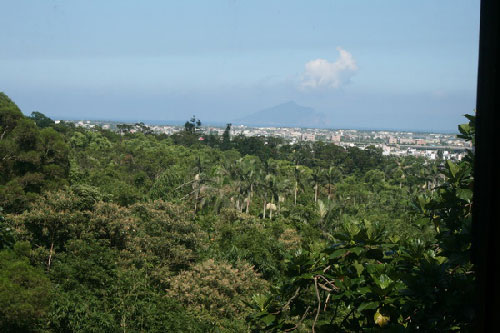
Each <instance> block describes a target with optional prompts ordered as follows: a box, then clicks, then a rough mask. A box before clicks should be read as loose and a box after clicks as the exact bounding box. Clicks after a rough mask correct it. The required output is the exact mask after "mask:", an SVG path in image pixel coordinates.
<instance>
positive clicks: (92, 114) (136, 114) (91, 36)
mask: <svg viewBox="0 0 500 333" xmlns="http://www.w3.org/2000/svg"><path fill="white" fill-rule="evenodd" d="M0 31H1V33H0V91H4V92H5V93H6V94H7V95H9V96H10V97H11V98H12V99H13V100H14V101H15V102H16V103H17V104H18V105H19V106H20V107H21V109H22V110H23V112H24V113H26V114H29V113H31V111H34V110H38V111H40V112H42V113H45V114H46V115H48V116H51V117H54V118H65V119H83V118H85V119H120V120H184V119H187V118H188V117H189V116H190V115H192V114H196V115H197V116H198V117H199V118H200V119H201V120H202V122H203V121H205V122H210V121H220V122H225V121H232V120H234V119H236V118H239V117H241V116H244V115H247V114H250V113H253V112H256V111H259V110H261V109H265V108H268V107H271V106H274V105H276V104H280V103H283V102H287V101H290V100H293V101H295V102H296V103H298V104H301V105H304V106H309V107H313V108H314V109H316V111H318V112H323V113H325V114H326V115H327V116H328V117H330V119H331V120H332V124H333V125H332V126H333V127H336V128H340V127H344V128H345V127H358V128H360V127H361V128H402V129H429V130H454V129H456V125H457V124H459V123H461V122H463V121H464V119H463V117H462V115H463V114H465V113H471V112H473V109H474V107H475V98H476V91H475V90H476V76H477V58H478V54H477V53H478V37H479V0H467V1H465V0H464V1H461V0H419V1H403V0H398V1H396V0H394V1H390V0H379V1H375V0H364V1H355V0H345V1H340V0H336V1H333V0H332V1H314V0H311V1H291V0H284V1H272V0H266V1H255V0H253V1H237V0H233V1H215V0H211V1H201V0H200V1H187V0H182V1H181V0H179V1H164V0H162V1H153V0H148V1H139V0H136V1H127V0H113V1H112V0H106V1H102V0H98V1H91V0H71V1H69V0H57V1H56V0H52V1H50V0H31V1H28V0H4V1H2V6H1V10H0Z"/></svg>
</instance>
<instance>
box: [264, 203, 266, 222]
mask: <svg viewBox="0 0 500 333" xmlns="http://www.w3.org/2000/svg"><path fill="white" fill-rule="evenodd" d="M265 219H266V200H265V199H264V220H265Z"/></svg>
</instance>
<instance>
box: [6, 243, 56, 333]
mask: <svg viewBox="0 0 500 333" xmlns="http://www.w3.org/2000/svg"><path fill="white" fill-rule="evenodd" d="M29 252H30V245H29V243H25V242H22V243H16V244H15V246H14V248H13V249H4V250H1V251H0V330H1V331H2V332H21V331H22V332H30V331H38V330H39V329H40V327H41V325H42V323H43V320H44V318H45V317H46V316H47V313H48V312H49V303H50V299H51V295H52V294H51V288H52V286H51V283H50V281H49V279H48V278H47V276H46V275H45V274H44V272H43V271H42V270H40V269H38V268H34V267H32V266H31V265H30V263H29V260H28V256H29Z"/></svg>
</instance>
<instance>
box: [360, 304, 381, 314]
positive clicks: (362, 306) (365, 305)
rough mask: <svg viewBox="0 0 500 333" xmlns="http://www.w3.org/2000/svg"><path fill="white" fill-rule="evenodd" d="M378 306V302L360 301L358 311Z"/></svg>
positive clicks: (373, 308)
mask: <svg viewBox="0 0 500 333" xmlns="http://www.w3.org/2000/svg"><path fill="white" fill-rule="evenodd" d="M378 307H379V302H367V303H362V304H361V305H360V306H359V307H358V311H359V312H361V311H363V310H375V309H376V308H378Z"/></svg>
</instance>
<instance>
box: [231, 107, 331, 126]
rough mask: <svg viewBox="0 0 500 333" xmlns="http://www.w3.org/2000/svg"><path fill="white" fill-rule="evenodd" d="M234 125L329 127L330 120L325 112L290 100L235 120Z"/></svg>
mask: <svg viewBox="0 0 500 333" xmlns="http://www.w3.org/2000/svg"><path fill="white" fill-rule="evenodd" d="M233 124H234V125H247V126H269V127H316V128H322V127H328V126H329V125H330V124H329V121H328V119H327V117H326V116H325V115H324V114H323V113H318V112H316V111H314V109H313V108H310V107H306V106H301V105H298V104H297V103H295V102H293V101H290V102H287V103H283V104H279V105H276V106H273V107H271V108H268V109H264V110H261V111H258V112H256V113H253V114H251V115H248V116H246V117H243V118H240V119H236V120H234V121H233Z"/></svg>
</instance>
